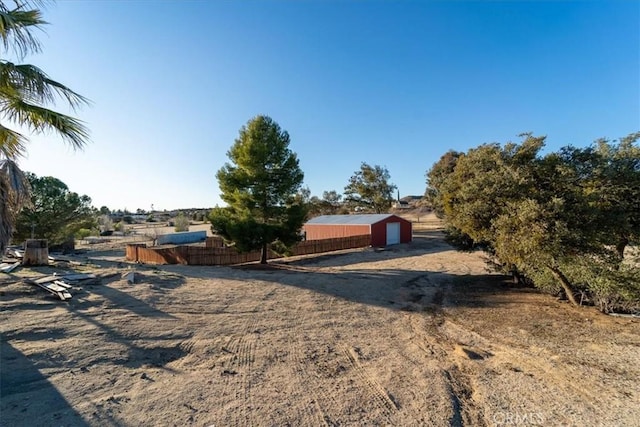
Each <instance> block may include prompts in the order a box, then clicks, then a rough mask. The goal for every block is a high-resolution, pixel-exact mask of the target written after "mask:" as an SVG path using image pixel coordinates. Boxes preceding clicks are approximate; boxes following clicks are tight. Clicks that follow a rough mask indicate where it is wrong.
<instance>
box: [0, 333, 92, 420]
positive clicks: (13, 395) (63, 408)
mask: <svg viewBox="0 0 640 427" xmlns="http://www.w3.org/2000/svg"><path fill="white" fill-rule="evenodd" d="M14 338H15V336H14ZM0 346H1V347H0V349H1V351H0V354H1V356H0V357H1V360H2V363H0V378H1V379H0V408H1V410H0V412H1V413H2V424H3V425H25V424H28V425H56V424H59V423H60V421H57V420H62V419H63V420H65V422H71V424H72V425H74V426H88V425H89V424H88V423H87V422H86V421H85V420H84V419H83V418H82V417H81V416H80V414H78V412H76V411H75V409H73V407H71V405H70V404H69V402H67V400H66V399H65V398H64V396H63V395H62V394H61V393H60V392H59V391H58V390H57V389H56V387H55V386H54V385H53V384H51V382H50V381H49V380H47V378H46V377H45V376H44V375H43V374H42V373H41V372H40V370H39V369H38V368H37V367H36V365H35V364H34V363H33V362H32V361H31V360H29V358H28V357H26V356H25V355H24V354H23V353H22V352H20V351H19V350H17V349H16V348H15V347H14V346H13V345H11V343H10V342H9V340H8V339H4V338H3V340H2V342H0ZM33 392H36V396H37V398H35V399H34V398H33ZM25 397H30V398H25ZM27 407H29V419H28V420H25V419H24V415H23V413H24V412H26V411H27ZM34 407H35V410H34Z"/></svg>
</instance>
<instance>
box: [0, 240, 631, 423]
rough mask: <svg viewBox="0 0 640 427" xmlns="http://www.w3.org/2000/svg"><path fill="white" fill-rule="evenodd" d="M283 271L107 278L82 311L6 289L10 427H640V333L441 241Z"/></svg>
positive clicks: (112, 271)
mask: <svg viewBox="0 0 640 427" xmlns="http://www.w3.org/2000/svg"><path fill="white" fill-rule="evenodd" d="M89 261H90V260H89ZM273 265H274V267H273V268H271V269H266V270H261V269H256V268H229V267H190V266H163V267H159V268H152V267H144V266H129V265H126V264H118V263H117V262H107V261H103V262H98V261H92V262H89V263H85V265H83V266H80V267H75V269H76V270H80V271H92V272H95V273H96V274H98V275H99V276H100V277H101V278H102V280H101V281H100V282H99V283H96V284H93V285H84V286H77V287H75V288H74V289H73V290H72V293H73V295H74V297H73V299H72V300H71V301H69V302H67V303H64V302H61V301H56V300H53V299H50V298H49V297H47V296H46V295H45V294H44V292H43V291H42V290H40V289H38V288H35V287H31V286H30V285H27V284H24V283H22V282H21V281H20V279H21V275H26V274H35V273H34V270H26V269H23V270H18V272H16V273H15V274H14V275H13V276H11V277H9V278H5V279H2V278H0V280H2V281H1V282H0V283H1V284H0V291H2V292H1V293H0V308H1V313H0V322H1V323H0V325H1V328H2V331H1V332H2V353H1V355H0V358H1V359H0V361H1V371H2V377H1V380H2V382H1V402H0V409H1V413H0V424H2V425H3V426H18V425H28V426H38V425H42V426H51V425H56V426H63V425H69V426H83V425H92V426H94V425H95V426H122V425H126V426H147V425H149V426H151V425H153V426H172V425H176V426H184V425H198V426H207V425H216V426H287V425H288V426H322V425H327V426H338V425H339V426H351V425H355V426H358V425H381V426H387V425H397V426H461V425H464V426H483V425H544V426H560V425H566V426H586V425H589V426H632V425H640V421H639V420H640V403H639V402H640V384H639V382H638V378H640V327H639V326H640V322H638V320H634V319H627V318H616V317H610V316H605V315H602V314H599V313H597V312H596V311H595V310H593V309H591V308H582V309H576V308H573V307H570V306H569V305H568V304H566V303H563V302H560V301H557V300H556V299H554V298H553V297H551V296H548V295H542V294H539V293H537V292H536V291H535V290H533V289H528V288H518V287H514V286H513V285H510V284H509V282H508V281H506V280H504V278H502V277H499V276H495V275H490V274H488V273H487V272H486V271H485V268H484V263H483V260H482V258H481V255H480V254H478V253H460V252H456V251H453V250H452V249H451V248H450V247H449V246H447V245H446V244H445V243H444V242H443V240H442V236H441V234H440V233H439V232H437V231H423V232H421V233H418V234H417V235H416V238H415V241H414V243H412V244H410V245H399V246H395V247H392V248H389V249H387V250H382V251H376V250H373V249H365V250H355V251H345V252H342V253H340V254H332V255H321V256H313V257H306V258H297V259H289V260H282V261H279V262H274V264H273ZM130 268H135V269H136V271H138V272H139V273H140V281H139V283H136V284H128V283H127V282H126V281H125V280H123V279H122V278H121V273H122V272H125V271H127V269H130ZM54 270H55V269H53V268H51V267H48V268H44V269H42V270H40V272H41V273H44V272H47V273H50V272H51V271H54Z"/></svg>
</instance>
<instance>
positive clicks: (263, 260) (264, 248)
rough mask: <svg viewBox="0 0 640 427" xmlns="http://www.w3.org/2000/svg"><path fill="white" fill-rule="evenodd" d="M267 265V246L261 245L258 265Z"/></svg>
mask: <svg viewBox="0 0 640 427" xmlns="http://www.w3.org/2000/svg"><path fill="white" fill-rule="evenodd" d="M266 263H267V244H266V243H263V244H262V256H261V257H260V264H266Z"/></svg>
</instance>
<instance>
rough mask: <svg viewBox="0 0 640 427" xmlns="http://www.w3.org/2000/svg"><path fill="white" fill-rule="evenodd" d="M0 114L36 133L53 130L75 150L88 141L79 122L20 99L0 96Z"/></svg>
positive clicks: (86, 132) (84, 128) (84, 130)
mask: <svg viewBox="0 0 640 427" xmlns="http://www.w3.org/2000/svg"><path fill="white" fill-rule="evenodd" d="M0 112H2V113H3V114H4V115H5V116H6V117H7V118H8V119H9V120H12V121H15V122H16V123H18V124H20V125H21V126H25V127H27V128H29V129H31V130H32V131H34V132H36V133H46V132H47V131H50V130H55V131H56V132H57V133H58V134H59V135H60V136H61V137H62V138H63V139H65V140H66V141H67V142H68V143H70V144H71V146H72V147H73V148H75V149H79V148H82V147H84V145H85V144H86V143H87V141H88V140H89V131H88V129H87V128H86V127H85V126H84V123H83V122H82V121H81V120H78V119H76V118H73V117H71V116H67V115H66V114H62V113H58V112H56V111H53V110H50V109H48V108H45V107H41V106H39V105H34V104H30V103H28V102H26V101H24V100H22V99H18V98H12V97H10V98H7V99H2V97H1V96H0Z"/></svg>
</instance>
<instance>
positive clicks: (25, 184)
mask: <svg viewBox="0 0 640 427" xmlns="http://www.w3.org/2000/svg"><path fill="white" fill-rule="evenodd" d="M30 198H31V186H30V185H29V180H28V179H27V176H26V175H25V174H24V172H22V171H21V170H20V168H19V167H18V165H17V164H16V162H14V161H13V160H0V254H4V250H5V248H6V247H7V244H8V243H9V240H11V235H12V234H13V227H14V224H15V220H16V217H17V215H18V213H20V209H22V208H23V207H24V206H28V205H29V204H30V202H31V199H30Z"/></svg>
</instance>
